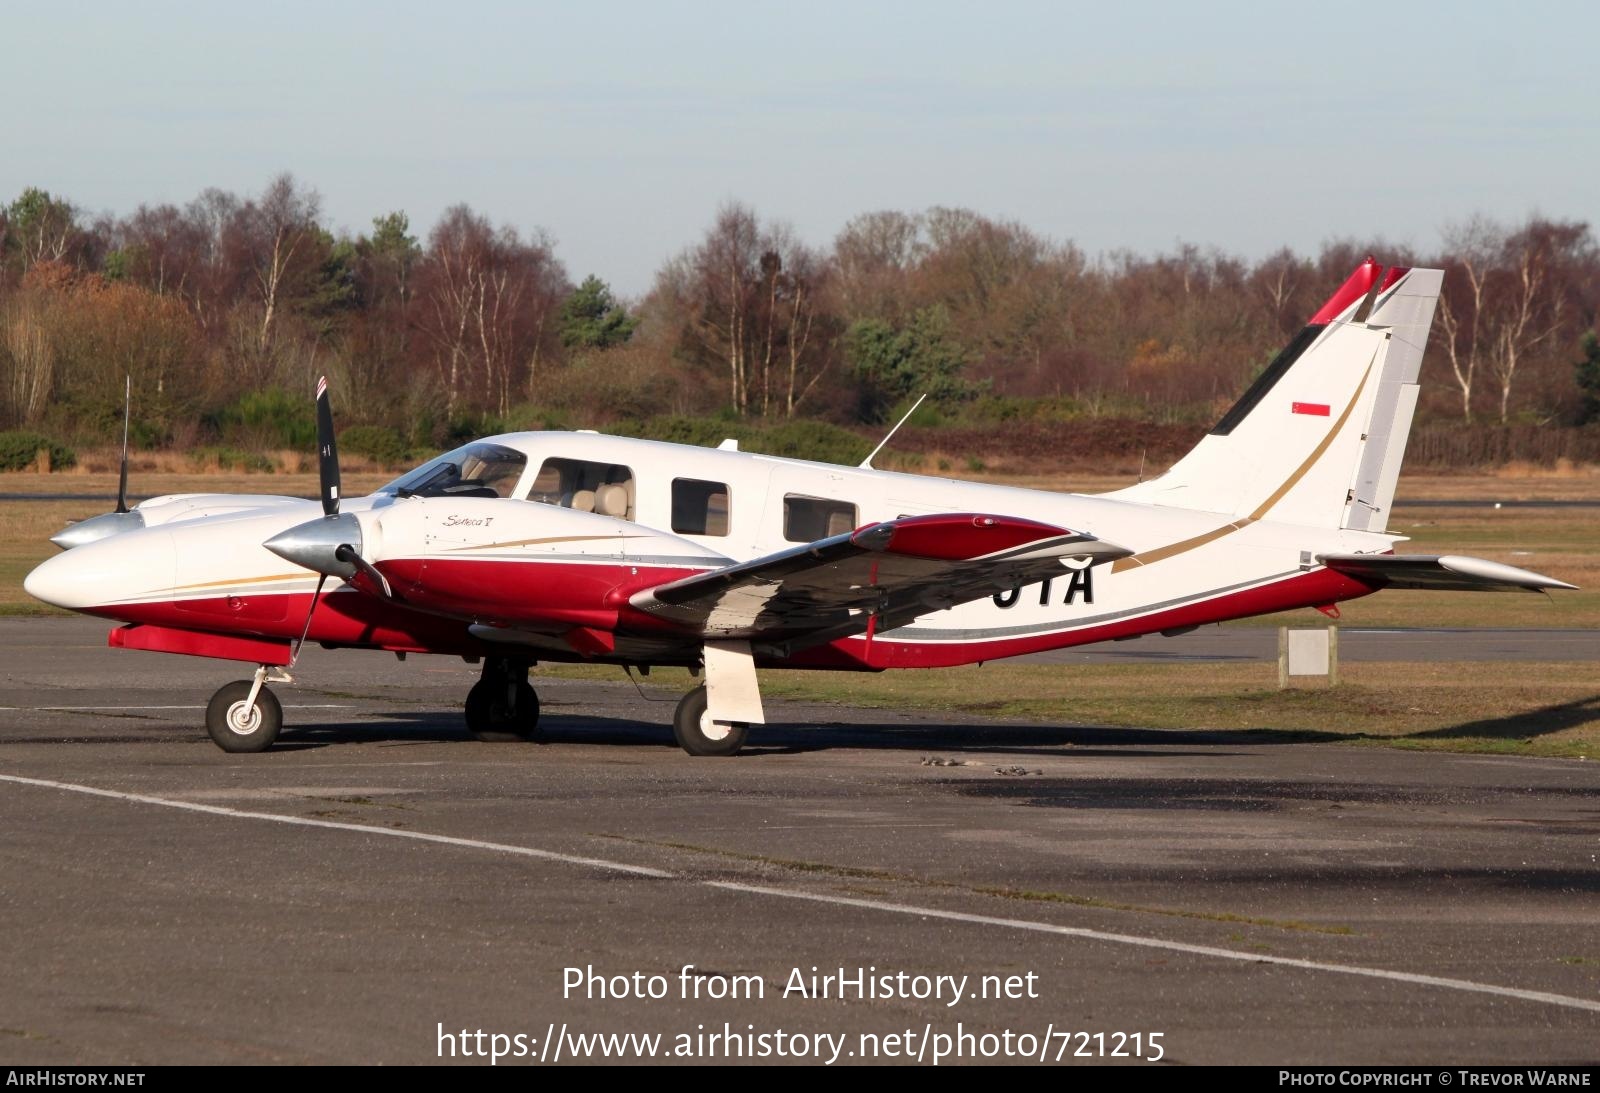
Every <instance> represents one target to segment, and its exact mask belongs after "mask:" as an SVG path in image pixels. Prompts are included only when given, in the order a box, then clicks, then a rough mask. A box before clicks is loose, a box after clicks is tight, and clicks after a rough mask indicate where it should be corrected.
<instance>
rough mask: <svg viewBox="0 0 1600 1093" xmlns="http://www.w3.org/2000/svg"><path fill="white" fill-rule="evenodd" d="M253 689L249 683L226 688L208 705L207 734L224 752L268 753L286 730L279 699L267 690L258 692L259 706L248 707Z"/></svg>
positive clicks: (256, 704)
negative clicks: (279, 732) (283, 730)
mask: <svg viewBox="0 0 1600 1093" xmlns="http://www.w3.org/2000/svg"><path fill="white" fill-rule="evenodd" d="M250 687H251V681H250V680H248V679H241V680H237V681H235V682H233V683H228V684H224V685H223V686H222V687H219V688H218V689H217V693H216V694H214V695H212V696H211V701H210V702H208V703H206V732H208V733H210V734H211V739H212V740H213V741H215V742H216V745H217V747H219V748H221V749H222V750H223V751H228V752H251V751H266V750H267V749H268V748H270V747H271V746H272V742H273V741H274V740H276V739H277V738H278V730H279V729H281V728H283V707H282V706H281V705H279V704H278V696H277V695H275V694H273V693H272V692H271V691H269V690H267V688H266V687H265V686H263V687H261V688H260V689H259V690H258V691H257V692H256V701H255V705H253V706H246V705H245V702H246V700H248V699H249V697H250Z"/></svg>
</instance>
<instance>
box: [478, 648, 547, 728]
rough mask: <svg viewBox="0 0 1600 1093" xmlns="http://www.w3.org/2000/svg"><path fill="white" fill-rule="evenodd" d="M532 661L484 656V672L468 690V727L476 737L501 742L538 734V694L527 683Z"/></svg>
mask: <svg viewBox="0 0 1600 1093" xmlns="http://www.w3.org/2000/svg"><path fill="white" fill-rule="evenodd" d="M531 666H532V665H531V662H530V661H526V660H518V659H515V658H512V657H485V658H484V659H483V675H482V678H480V679H479V680H478V682H477V683H475V684H473V686H472V690H470V691H468V692H467V729H468V731H470V732H471V733H472V735H473V736H476V737H477V738H478V739H479V740H484V741H489V742H492V743H501V742H504V741H508V740H537V739H538V738H539V696H538V694H536V693H535V692H534V689H533V688H532V687H531V686H529V685H528V669H529V668H530V667H531Z"/></svg>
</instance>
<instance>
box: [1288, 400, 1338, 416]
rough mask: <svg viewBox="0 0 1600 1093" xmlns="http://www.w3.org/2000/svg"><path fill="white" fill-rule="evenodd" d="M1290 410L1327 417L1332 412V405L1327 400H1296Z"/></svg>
mask: <svg viewBox="0 0 1600 1093" xmlns="http://www.w3.org/2000/svg"><path fill="white" fill-rule="evenodd" d="M1289 411H1290V412H1291V413H1295V414H1310V415H1311V416H1312V417H1327V416H1328V415H1329V414H1330V413H1332V407H1330V406H1329V405H1328V404H1327V403H1326V402H1296V403H1291V404H1290V406H1289Z"/></svg>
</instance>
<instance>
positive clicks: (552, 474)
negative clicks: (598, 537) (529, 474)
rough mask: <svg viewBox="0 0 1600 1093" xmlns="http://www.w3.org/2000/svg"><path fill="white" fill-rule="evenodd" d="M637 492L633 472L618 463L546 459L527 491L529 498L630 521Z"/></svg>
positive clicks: (542, 502) (547, 503)
mask: <svg viewBox="0 0 1600 1093" xmlns="http://www.w3.org/2000/svg"><path fill="white" fill-rule="evenodd" d="M636 494H637V490H636V489H635V487H634V481H633V471H632V470H631V469H630V468H628V467H624V466H622V465H621V464H620V463H590V462H588V461H587V460H583V459H546V460H545V461H544V463H543V464H542V465H541V466H540V467H539V473H538V475H537V476H536V477H535V478H534V480H533V486H532V487H531V488H530V489H529V490H528V500H529V501H537V502H539V503H540V504H544V505H560V506H561V507H562V508H564V509H577V510H578V511H579V512H598V513H599V514H600V515H601V516H616V517H619V518H620V519H623V520H632V519H633V511H634V499H635V496H636Z"/></svg>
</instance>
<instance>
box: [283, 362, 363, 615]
mask: <svg viewBox="0 0 1600 1093" xmlns="http://www.w3.org/2000/svg"><path fill="white" fill-rule="evenodd" d="M317 477H318V479H319V485H320V488H321V494H322V512H323V516H322V519H320V520H309V521H307V522H306V523H304V524H296V525H295V526H294V527H292V528H290V529H288V530H287V531H281V532H279V533H278V534H277V535H274V536H273V537H272V538H270V539H268V540H267V541H266V542H265V543H263V544H262V546H264V547H266V548H267V549H268V550H270V551H272V553H274V554H276V555H277V556H278V557H280V558H282V559H284V560H285V561H290V562H293V563H294V564H295V565H298V566H303V567H305V568H306V569H309V570H311V571H312V572H313V573H320V574H322V576H323V578H324V579H326V578H328V577H338V578H340V579H342V580H346V581H350V582H351V583H353V584H354V585H355V586H356V587H357V588H359V589H361V590H362V591H364V592H372V593H374V594H377V595H381V596H385V597H390V596H393V592H392V591H391V590H390V588H389V582H388V581H387V580H386V579H385V578H384V576H383V574H382V573H380V572H378V570H377V569H376V568H375V567H374V566H373V565H372V563H371V562H368V561H367V560H366V559H365V558H363V557H362V556H361V548H362V541H361V521H359V520H357V519H356V517H355V514H354V513H349V512H345V513H341V512H340V511H339V443H338V440H337V439H336V438H335V436H334V432H333V410H332V409H331V408H330V407H329V405H328V380H327V377H323V378H322V379H319V380H318V381H317ZM321 594H322V582H321V581H319V582H317V595H318V596H320V595H321ZM311 608H312V611H315V610H316V597H313V599H312V604H311ZM306 622H307V624H308V625H309V624H310V617H309V616H308V617H307V620H306Z"/></svg>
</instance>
